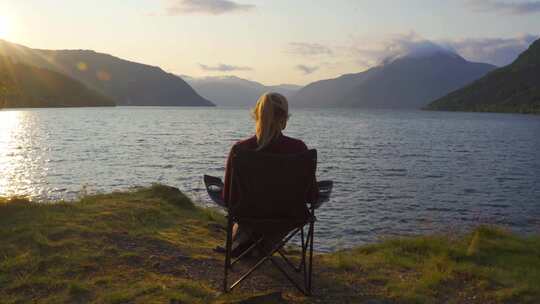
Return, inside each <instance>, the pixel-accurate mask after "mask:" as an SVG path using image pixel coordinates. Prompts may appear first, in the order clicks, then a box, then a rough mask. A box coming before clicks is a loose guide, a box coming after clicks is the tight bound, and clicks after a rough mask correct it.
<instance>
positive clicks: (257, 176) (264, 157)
mask: <svg viewBox="0 0 540 304" xmlns="http://www.w3.org/2000/svg"><path fill="white" fill-rule="evenodd" d="M232 164H233V171H232V182H231V187H236V189H237V190H238V191H237V192H238V193H239V197H237V198H234V201H231V205H230V206H225V205H224V203H223V201H222V200H221V197H220V194H221V191H222V189H223V183H222V182H221V180H220V179H219V178H216V177H211V176H208V175H205V176H204V181H205V185H206V189H207V191H208V194H209V196H210V197H211V198H212V200H213V201H215V202H216V203H217V204H218V205H220V206H223V207H225V208H227V207H228V208H227V209H228V210H227V211H228V216H227V217H228V223H227V241H226V248H225V267H224V279H223V288H224V291H225V292H229V291H230V290H232V289H233V288H235V287H236V286H238V284H239V283H241V282H242V281H243V280H245V279H246V278H247V277H248V276H249V275H251V274H252V273H253V272H254V271H255V270H257V269H258V268H259V267H260V266H261V265H262V264H263V263H265V262H266V261H270V262H271V263H272V264H273V265H274V266H275V267H276V268H277V269H278V270H279V271H280V272H281V273H283V274H284V275H285V277H286V278H287V279H288V280H289V281H290V282H291V283H292V284H293V285H294V286H295V287H296V288H298V290H300V291H301V292H302V293H304V294H306V295H310V294H311V286H312V284H311V282H312V268H313V234H314V223H315V221H316V218H315V209H317V208H319V207H320V206H321V205H322V203H323V202H325V201H328V199H329V197H330V193H331V191H332V186H333V183H332V182H331V181H324V182H319V183H317V185H318V187H319V199H318V200H317V201H316V202H310V201H309V198H308V194H309V193H310V191H312V189H311V188H313V187H314V178H315V170H316V164H317V151H316V150H310V151H307V152H304V153H301V154H296V155H276V154H267V153H262V152H254V151H241V152H237V153H236V154H235V155H233V159H232ZM231 192H233V191H231ZM235 222H236V223H238V224H239V225H240V226H245V227H249V228H250V230H253V231H255V232H256V234H257V239H256V240H254V242H253V243H252V245H251V246H249V247H248V248H247V249H246V250H245V251H243V252H242V253H240V254H239V256H238V257H237V258H236V259H234V260H233V259H232V258H231V247H232V230H233V224H234V223H235ZM306 226H307V235H306V233H305V232H306V231H305V228H306ZM298 234H300V239H301V257H300V263H299V264H298V265H295V264H294V263H293V262H292V261H291V260H290V259H289V258H287V257H286V255H285V253H284V250H283V247H284V246H285V245H286V244H287V242H289V241H290V240H291V239H292V238H293V237H294V236H295V235H298ZM272 235H274V236H275V235H285V237H284V238H283V239H281V240H280V241H277V243H275V244H272V247H271V248H262V246H261V245H262V244H263V241H264V240H265V238H267V237H268V236H272ZM256 248H258V249H263V250H262V251H263V252H264V255H263V256H262V257H261V258H260V259H259V260H258V261H257V262H256V263H255V264H254V265H253V266H252V267H251V268H250V269H249V270H248V271H247V272H245V273H244V274H242V275H241V276H240V277H239V278H238V279H237V280H236V281H235V282H234V283H233V284H232V285H229V284H228V279H229V274H230V273H229V271H231V270H232V266H233V265H234V264H236V263H237V262H238V261H240V260H241V259H242V258H244V257H245V256H246V255H247V254H248V253H249V252H251V251H253V250H255V249H256ZM275 255H279V256H280V257H281V258H282V259H283V261H284V262H285V264H284V265H287V266H290V267H291V268H292V269H293V270H294V271H295V272H297V273H301V274H302V275H303V283H304V284H303V286H301V284H299V283H298V282H297V281H296V280H295V279H294V278H293V277H292V276H291V275H290V274H289V273H288V272H287V270H286V269H285V267H284V266H283V265H282V264H280V263H279V262H278V260H277V259H276V257H275Z"/></svg>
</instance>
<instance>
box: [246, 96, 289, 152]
mask: <svg viewBox="0 0 540 304" xmlns="http://www.w3.org/2000/svg"><path fill="white" fill-rule="evenodd" d="M252 115H253V119H255V136H256V137H257V145H258V148H257V150H262V149H264V148H265V147H266V146H268V144H270V142H272V140H273V139H274V138H275V137H276V136H277V135H278V134H280V132H281V130H283V129H285V127H286V126H287V120H288V119H289V103H288V102H287V98H285V96H283V95H281V94H279V93H264V94H263V95H261V97H259V100H258V101H257V105H255V108H253V111H252Z"/></svg>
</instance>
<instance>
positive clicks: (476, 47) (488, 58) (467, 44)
mask: <svg viewBox="0 0 540 304" xmlns="http://www.w3.org/2000/svg"><path fill="white" fill-rule="evenodd" d="M538 38H539V37H538V36H534V35H522V36H518V37H515V38H474V39H473V38H466V39H455V40H446V41H442V42H441V43H442V44H445V45H447V46H448V47H449V48H452V49H454V50H455V51H456V52H457V53H458V54H460V55H461V56H463V57H465V58H466V59H468V60H471V61H478V62H486V63H491V64H494V65H497V66H504V65H507V64H510V63H511V62H512V61H514V60H515V59H516V58H517V57H518V55H519V54H521V53H522V52H523V51H525V50H526V49H527V48H528V47H529V45H531V43H533V42H534V41H535V40H536V39H538Z"/></svg>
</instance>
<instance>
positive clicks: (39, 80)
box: [0, 56, 114, 108]
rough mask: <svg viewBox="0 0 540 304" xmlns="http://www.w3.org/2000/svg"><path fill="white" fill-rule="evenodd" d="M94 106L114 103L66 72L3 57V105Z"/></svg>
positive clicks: (0, 90)
mask: <svg viewBox="0 0 540 304" xmlns="http://www.w3.org/2000/svg"><path fill="white" fill-rule="evenodd" d="M91 106H114V102H113V101H112V100H111V99H110V98H107V97H105V96H104V95H103V94H101V93H98V92H97V91H94V90H91V89H88V88H87V87H86V86H85V85H84V84H82V83H81V82H79V81H76V80H74V79H72V78H70V77H67V76H65V75H63V74H60V73H57V72H53V71H49V70H47V69H43V68H38V67H33V66H29V65H26V64H22V63H14V62H12V61H11V60H10V59H8V58H5V57H1V56H0V108H22V107H91Z"/></svg>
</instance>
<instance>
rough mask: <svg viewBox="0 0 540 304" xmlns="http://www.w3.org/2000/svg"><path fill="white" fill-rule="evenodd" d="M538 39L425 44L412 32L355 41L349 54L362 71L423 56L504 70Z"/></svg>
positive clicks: (428, 42) (444, 41) (472, 39)
mask: <svg viewBox="0 0 540 304" xmlns="http://www.w3.org/2000/svg"><path fill="white" fill-rule="evenodd" d="M538 38H539V37H538V36H536V35H521V36H517V37H509V38H461V39H439V40H434V41H431V40H427V39H425V38H423V37H421V36H420V35H418V34H416V33H415V32H410V33H406V34H395V35H389V36H384V37H378V38H364V39H357V40H356V41H354V42H353V44H352V46H350V47H349V54H350V56H352V58H354V60H355V62H356V64H357V65H358V66H361V67H366V68H367V67H373V66H376V65H379V64H381V63H384V62H387V61H391V60H393V59H395V58H399V57H403V56H413V57H414V56H425V55H429V54H432V53H436V52H446V53H454V54H458V55H460V56H462V57H464V58H465V59H467V60H469V61H476V62H484V63H490V64H494V65H497V66H504V65H507V64H509V63H511V62H512V61H514V60H515V59H516V58H517V56H518V55H519V54H521V53H522V52H523V51H525V50H526V49H527V48H528V47H529V45H530V44H531V43H533V42H534V41H535V40H536V39H538Z"/></svg>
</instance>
